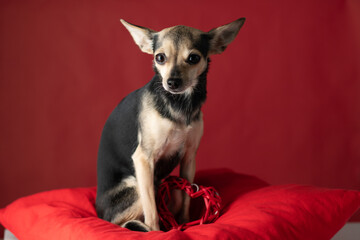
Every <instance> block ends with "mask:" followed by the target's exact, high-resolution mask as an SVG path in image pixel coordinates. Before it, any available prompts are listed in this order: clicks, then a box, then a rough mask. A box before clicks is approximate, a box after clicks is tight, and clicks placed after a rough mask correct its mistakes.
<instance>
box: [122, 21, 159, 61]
mask: <svg viewBox="0 0 360 240" xmlns="http://www.w3.org/2000/svg"><path fill="white" fill-rule="evenodd" d="M120 22H121V23H122V24H123V25H124V26H125V27H126V29H127V30H128V31H129V32H130V34H131V36H132V38H133V39H134V41H135V43H136V44H137V45H138V46H139V47H140V49H141V51H143V52H145V53H149V54H153V38H154V34H155V33H156V32H155V31H154V30H151V29H149V28H145V27H140V26H136V25H134V24H131V23H128V22H126V21H125V20H123V19H120Z"/></svg>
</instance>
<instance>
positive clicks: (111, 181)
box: [96, 18, 245, 231]
mask: <svg viewBox="0 0 360 240" xmlns="http://www.w3.org/2000/svg"><path fill="white" fill-rule="evenodd" d="M121 22H122V24H124V26H125V27H126V28H127V30H128V31H129V32H130V34H131V35H132V37H133V39H134V41H135V43H136V44H137V45H138V46H139V47H140V49H141V50H142V51H143V52H145V53H149V54H152V55H153V56H154V65H153V67H154V70H155V76H154V77H153V78H152V80H151V81H150V82H149V83H148V84H146V85H145V86H144V87H142V88H140V89H138V90H136V91H134V92H132V93H130V94H129V95H128V96H127V97H125V98H124V99H123V100H122V101H121V102H120V104H119V105H118V106H117V107H116V108H115V110H114V111H113V112H112V114H111V115H110V117H109V119H108V120H107V122H106V124H105V127H104V130H103V133H102V137H101V141H100V147H99V155H98V189H97V198H96V210H97V213H98V216H99V217H100V218H102V219H105V220H107V221H110V222H112V223H115V224H118V225H120V226H123V227H126V228H128V229H131V230H136V231H151V230H159V217H158V213H157V209H156V203H155V191H156V188H157V186H158V184H159V183H160V181H161V180H162V179H163V178H165V177H166V176H167V175H168V174H169V173H170V172H171V171H172V170H173V169H174V168H175V167H176V166H177V165H178V164H179V163H180V176H181V177H183V178H185V179H187V180H188V181H190V182H192V181H193V180H194V175H195V154H196V151H197V149H198V146H199V143H200V139H201V136H202V134H203V120H202V113H201V106H202V104H203V103H204V101H205V99H206V75H207V71H208V65H209V57H210V56H211V55H213V54H219V53H221V52H223V51H224V50H225V48H226V47H227V45H228V44H229V43H231V42H232V41H233V40H234V38H235V37H236V35H237V33H238V32H239V30H240V28H241V26H242V25H243V24H244V22H245V19H244V18H240V19H238V20H236V21H234V22H231V23H229V24H227V25H224V26H221V27H218V28H215V29H213V30H211V31H209V32H202V31H200V30H197V29H194V28H191V27H186V26H175V27H170V28H166V29H163V30H162V31H160V32H156V31H153V30H150V29H148V28H144V27H139V26H136V25H133V24H130V23H127V22H125V21H124V20H121ZM134 71H141V70H136V69H135V70H134ZM185 195H186V194H184V195H183V196H182V197H180V198H178V201H181V203H179V202H178V204H175V205H176V206H180V207H178V217H179V219H181V221H184V222H185V221H188V220H189V205H190V199H189V197H188V196H185ZM174 211H175V210H174Z"/></svg>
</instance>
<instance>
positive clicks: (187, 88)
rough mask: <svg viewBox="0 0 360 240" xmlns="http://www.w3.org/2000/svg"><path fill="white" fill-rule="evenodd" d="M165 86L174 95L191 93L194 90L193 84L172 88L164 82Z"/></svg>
mask: <svg viewBox="0 0 360 240" xmlns="http://www.w3.org/2000/svg"><path fill="white" fill-rule="evenodd" d="M163 88H164V89H165V91H167V92H169V93H171V94H174V95H181V94H191V93H192V91H193V87H192V86H183V87H181V88H176V89H171V88H169V86H167V85H166V84H163Z"/></svg>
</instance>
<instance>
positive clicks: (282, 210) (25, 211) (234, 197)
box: [0, 169, 360, 240]
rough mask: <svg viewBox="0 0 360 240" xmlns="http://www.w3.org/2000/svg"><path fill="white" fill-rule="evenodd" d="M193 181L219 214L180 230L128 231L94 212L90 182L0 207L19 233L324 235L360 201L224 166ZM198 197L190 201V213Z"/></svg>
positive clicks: (91, 238) (1, 217)
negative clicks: (209, 193) (208, 193)
mask: <svg viewBox="0 0 360 240" xmlns="http://www.w3.org/2000/svg"><path fill="white" fill-rule="evenodd" d="M196 183H197V184H201V185H204V186H213V187H215V188H216V189H217V190H218V192H219V193H220V196H221V197H222V200H223V202H222V206H223V208H222V212H221V216H220V218H219V219H218V220H217V221H216V222H215V223H212V224H206V225H199V226H194V227H191V228H189V229H187V230H185V231H178V230H171V231H168V232H161V231H156V232H155V231H154V232H148V233H141V232H133V231H130V230H127V229H124V228H121V227H119V226H116V225H114V224H111V223H109V222H106V221H103V220H101V219H99V218H97V216H96V212H95V207H94V204H95V196H96V188H77V189H62V190H53V191H48V192H43V193H38V194H35V195H31V196H28V197H24V198H20V199H18V200H16V201H14V202H13V203H11V204H10V205H8V206H7V207H5V208H3V209H0V222H1V224H2V225H3V226H4V227H5V228H7V229H9V230H10V231H11V232H12V233H14V235H15V236H16V237H17V238H19V239H25V240H26V239H29V240H31V239H34V240H35V239H36V240H41V239H46V240H48V239H55V240H56V239H59V240H60V239H61V240H63V239H76V240H78V239H87V240H95V239H102V240H103V239H109V240H111V239H114V240H115V239H116V240H118V239H161V240H165V239H206V240H209V239H317V240H319V239H330V238H331V237H332V236H333V235H334V234H335V233H336V232H337V231H338V230H339V229H340V228H341V227H342V226H343V225H344V224H345V223H346V221H347V220H348V219H349V218H350V217H351V215H352V214H353V213H354V212H355V211H356V210H357V209H358V208H359V207H360V192H359V191H351V190H339V189H324V188H315V187H311V186H302V185H279V186H270V185H269V184H267V183H265V182H264V181H262V180H260V179H258V178H256V177H252V176H247V175H241V174H237V173H234V172H232V171H230V170H226V169H221V170H219V169H217V170H207V171H201V172H199V173H197V179H196ZM199 204H201V201H196V200H195V201H194V202H193V204H192V207H191V208H192V211H191V213H192V215H193V216H192V218H195V219H196V218H197V217H198V216H199V214H200V211H199V209H201V206H200V205H199Z"/></svg>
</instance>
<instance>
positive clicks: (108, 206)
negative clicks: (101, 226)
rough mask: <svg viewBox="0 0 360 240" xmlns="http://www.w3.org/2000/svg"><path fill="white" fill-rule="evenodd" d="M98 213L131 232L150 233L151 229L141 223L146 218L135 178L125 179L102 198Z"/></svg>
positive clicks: (98, 203)
mask: <svg viewBox="0 0 360 240" xmlns="http://www.w3.org/2000/svg"><path fill="white" fill-rule="evenodd" d="M97 212H98V215H99V217H101V218H103V219H104V220H106V221H109V222H111V223H114V224H117V225H119V226H122V227H125V228H128V229H130V230H133V231H142V232H147V231H150V228H149V227H148V226H146V225H145V224H144V223H143V222H141V221H142V220H143V218H144V214H143V208H142V206H141V201H140V197H139V193H138V186H137V182H136V180H135V177H133V176H131V177H128V178H126V179H124V180H123V181H122V182H121V183H120V184H119V185H118V186H116V187H115V188H113V189H111V190H109V191H108V192H106V193H105V194H104V195H103V196H101V197H100V198H99V201H98V202H97Z"/></svg>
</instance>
